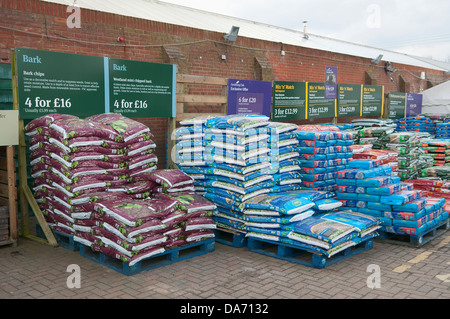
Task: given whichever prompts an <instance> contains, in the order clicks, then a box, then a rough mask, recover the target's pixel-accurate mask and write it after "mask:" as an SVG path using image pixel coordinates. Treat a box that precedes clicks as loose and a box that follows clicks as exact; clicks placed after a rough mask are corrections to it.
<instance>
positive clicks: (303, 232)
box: [288, 216, 358, 249]
mask: <svg viewBox="0 0 450 319" xmlns="http://www.w3.org/2000/svg"><path fill="white" fill-rule="evenodd" d="M357 236H358V228H356V227H355V226H352V225H348V224H343V223H339V222H335V221H332V220H326V219H323V218H320V217H317V216H311V217H309V218H307V219H305V220H303V221H300V222H297V223H296V224H295V225H294V228H293V231H292V232H291V233H290V234H289V235H288V237H289V238H291V239H294V240H297V241H300V242H302V243H306V244H311V245H313V246H318V247H322V248H325V249H330V248H331V247H332V246H333V245H332V244H334V243H339V242H342V241H347V240H349V239H352V238H355V237H357Z"/></svg>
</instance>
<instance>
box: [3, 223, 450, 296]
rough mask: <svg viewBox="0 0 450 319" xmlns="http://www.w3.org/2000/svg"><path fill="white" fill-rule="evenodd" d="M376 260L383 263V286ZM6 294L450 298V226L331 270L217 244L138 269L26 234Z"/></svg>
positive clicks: (8, 273)
mask: <svg viewBox="0 0 450 319" xmlns="http://www.w3.org/2000/svg"><path fill="white" fill-rule="evenodd" d="M71 264H76V265H78V266H79V267H80V271H81V277H80V283H81V287H80V288H69V287H68V286H67V278H68V277H69V276H70V275H71V274H72V273H71V272H68V271H67V267H68V266H69V265H71ZM369 265H378V266H379V270H380V275H381V276H380V279H381V281H380V287H379V288H377V287H376V286H375V287H374V285H375V284H376V280H375V279H373V278H374V277H373V276H374V275H375V274H376V271H375V272H373V270H372V268H370V267H369ZM371 267H372V266H371ZM369 277H370V278H369ZM368 278H369V280H368ZM368 282H370V283H371V286H372V288H370V287H368ZM0 298H2V299H53V298H58V299H92V298H93V299H118V298H120V299H212V298H214V299H223V298H227V299H241V298H248V299H270V298H277V299H303V298H314V299H316V298H319V299H335V298H339V299H364V298H367V299H407V298H414V299H416V298H418V299H449V298H450V231H447V232H445V233H444V234H443V235H441V236H440V237H437V238H435V239H434V240H433V241H431V242H430V243H428V244H426V245H424V246H423V247H420V248H413V247H405V246H399V245H393V244H388V243H386V242H379V241H375V242H374V246H373V248H372V249H370V250H368V251H366V252H363V253H361V254H359V255H356V256H353V257H351V258H349V259H346V260H343V261H340V262H339V263H337V264H334V265H331V266H329V267H327V268H324V269H316V268H311V267H307V266H303V265H299V264H295V263H291V262H288V261H283V260H280V259H277V258H273V257H268V256H264V255H261V254H257V253H254V252H250V251H248V249H247V248H245V247H244V248H234V247H230V246H227V245H223V244H219V243H216V245H215V250H214V251H213V252H210V253H207V254H205V255H202V256H197V257H194V258H191V259H188V260H184V261H180V262H177V263H174V264H170V265H167V266H164V267H160V268H157V269H153V270H149V271H145V272H141V273H139V274H136V275H134V276H125V275H122V274H120V273H119V272H116V271H114V270H111V269H110V268H108V267H106V266H103V265H101V264H99V263H96V262H94V261H92V260H89V259H87V258H86V257H83V256H81V255H80V253H79V252H72V251H70V250H67V249H64V248H61V247H58V248H53V247H50V246H47V245H45V244H40V243H37V242H35V241H32V240H29V239H23V238H21V239H20V240H19V242H18V245H17V246H16V247H13V246H2V247H0Z"/></svg>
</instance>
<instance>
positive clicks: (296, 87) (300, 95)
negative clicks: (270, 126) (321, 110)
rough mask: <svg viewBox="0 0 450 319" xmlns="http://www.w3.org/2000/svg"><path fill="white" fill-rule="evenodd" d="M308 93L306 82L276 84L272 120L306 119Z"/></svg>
mask: <svg viewBox="0 0 450 319" xmlns="http://www.w3.org/2000/svg"><path fill="white" fill-rule="evenodd" d="M306 91H307V83H306V82H286V81H276V82H274V83H273V103H272V120H274V121H277V120H303V119H306V116H307V114H306V99H307V96H306Z"/></svg>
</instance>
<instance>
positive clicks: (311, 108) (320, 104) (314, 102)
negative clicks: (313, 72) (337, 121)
mask: <svg viewBox="0 0 450 319" xmlns="http://www.w3.org/2000/svg"><path fill="white" fill-rule="evenodd" d="M307 105H308V118H309V119H314V118H324V117H335V116H336V99H329V98H327V97H326V89H325V84H324V83H318V82H309V83H308V103H307Z"/></svg>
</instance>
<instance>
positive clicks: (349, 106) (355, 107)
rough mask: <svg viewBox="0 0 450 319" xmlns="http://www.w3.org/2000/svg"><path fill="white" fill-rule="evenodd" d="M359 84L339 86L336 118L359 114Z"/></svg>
mask: <svg viewBox="0 0 450 319" xmlns="http://www.w3.org/2000/svg"><path fill="white" fill-rule="evenodd" d="M362 87H363V86H362V85H361V84H339V85H338V100H337V117H348V116H353V117H355V116H359V115H360V114H361V102H362V99H361V92H362Z"/></svg>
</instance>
